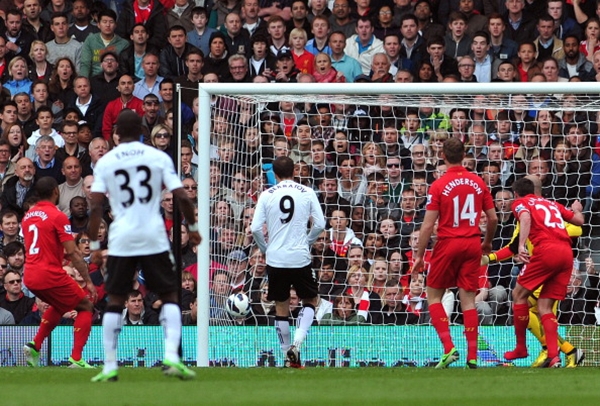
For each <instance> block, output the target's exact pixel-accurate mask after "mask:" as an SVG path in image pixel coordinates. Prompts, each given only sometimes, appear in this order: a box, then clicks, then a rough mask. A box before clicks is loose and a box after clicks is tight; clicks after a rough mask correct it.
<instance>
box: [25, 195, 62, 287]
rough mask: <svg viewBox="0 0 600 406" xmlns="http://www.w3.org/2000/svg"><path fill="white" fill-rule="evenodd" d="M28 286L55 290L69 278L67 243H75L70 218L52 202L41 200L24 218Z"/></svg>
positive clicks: (26, 282)
mask: <svg viewBox="0 0 600 406" xmlns="http://www.w3.org/2000/svg"><path fill="white" fill-rule="evenodd" d="M22 226H23V238H24V240H25V279H26V281H25V284H26V285H27V286H28V287H31V288H33V287H34V286H35V289H45V288H52V287H53V286H54V285H53V283H54V282H56V281H59V280H60V278H62V277H63V276H64V275H65V270H64V269H63V268H62V266H63V258H64V249H63V245H62V243H63V242H64V241H69V240H73V234H71V223H70V222H69V219H68V218H67V216H66V215H65V214H64V213H63V212H61V211H60V210H58V208H57V207H56V206H55V205H53V204H52V203H50V202H47V201H41V202H39V203H38V204H36V205H35V206H33V207H32V208H31V209H30V210H29V211H28V212H27V213H26V214H25V217H24V218H23V224H22Z"/></svg>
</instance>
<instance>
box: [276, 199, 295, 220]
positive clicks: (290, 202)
mask: <svg viewBox="0 0 600 406" xmlns="http://www.w3.org/2000/svg"><path fill="white" fill-rule="evenodd" d="M279 210H281V212H282V213H283V214H287V216H286V217H282V218H280V220H281V222H282V223H283V224H287V223H289V222H290V220H291V219H292V217H294V199H292V198H291V197H290V196H287V195H286V196H283V197H282V198H281V200H280V201H279Z"/></svg>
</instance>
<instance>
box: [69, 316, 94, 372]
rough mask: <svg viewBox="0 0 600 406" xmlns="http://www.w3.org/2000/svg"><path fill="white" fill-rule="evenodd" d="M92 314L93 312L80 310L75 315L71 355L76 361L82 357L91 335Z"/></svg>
mask: <svg viewBox="0 0 600 406" xmlns="http://www.w3.org/2000/svg"><path fill="white" fill-rule="evenodd" d="M92 316H93V314H92V312H86V311H80V312H79V313H77V317H75V323H73V351H72V352H71V357H72V358H73V359H74V360H75V361H79V360H80V359H81V353H82V352H83V347H84V346H85V343H86V342H87V339H88V337H89V336H90V330H91V329H92Z"/></svg>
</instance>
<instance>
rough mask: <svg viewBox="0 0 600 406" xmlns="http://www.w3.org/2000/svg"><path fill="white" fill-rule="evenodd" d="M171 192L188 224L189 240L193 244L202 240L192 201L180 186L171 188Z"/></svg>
mask: <svg viewBox="0 0 600 406" xmlns="http://www.w3.org/2000/svg"><path fill="white" fill-rule="evenodd" d="M171 193H173V196H174V197H175V198H176V199H177V201H178V202H179V210H181V213H182V214H183V218H184V219H185V221H186V223H187V224H188V230H189V237H190V242H191V243H192V244H193V245H198V244H200V242H202V237H201V236H200V233H199V232H198V223H197V222H196V215H195V214H194V203H192V200H191V199H190V198H189V197H188V195H187V194H186V193H185V190H184V189H183V188H182V187H180V188H177V189H173V190H172V191H171Z"/></svg>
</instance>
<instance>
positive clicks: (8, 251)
mask: <svg viewBox="0 0 600 406" xmlns="http://www.w3.org/2000/svg"><path fill="white" fill-rule="evenodd" d="M19 251H23V252H25V246H24V245H23V243H22V242H19V241H11V242H9V243H8V244H6V245H5V246H4V248H2V252H4V255H6V257H7V258H8V257H12V256H13V255H15V254H17V253H18V252H19Z"/></svg>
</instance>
